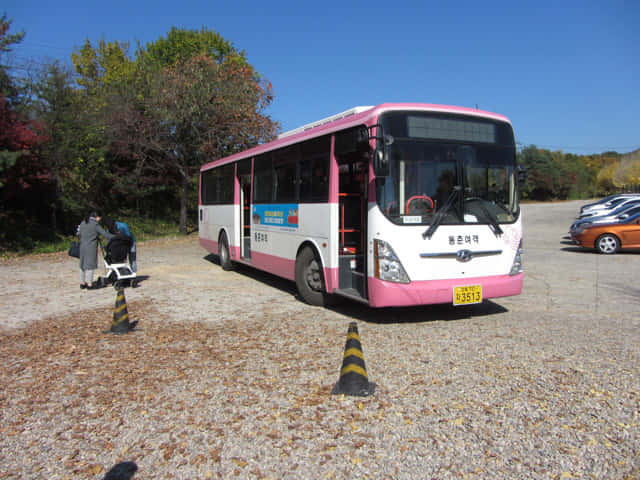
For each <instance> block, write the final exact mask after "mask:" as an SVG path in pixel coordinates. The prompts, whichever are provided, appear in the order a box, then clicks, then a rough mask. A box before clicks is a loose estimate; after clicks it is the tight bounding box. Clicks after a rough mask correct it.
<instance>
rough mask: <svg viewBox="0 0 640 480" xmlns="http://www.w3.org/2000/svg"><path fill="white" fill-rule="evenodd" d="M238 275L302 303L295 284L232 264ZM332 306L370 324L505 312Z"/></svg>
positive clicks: (483, 307) (343, 302) (494, 306)
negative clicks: (288, 295) (290, 296)
mask: <svg viewBox="0 0 640 480" xmlns="http://www.w3.org/2000/svg"><path fill="white" fill-rule="evenodd" d="M204 259H205V260H207V261H209V262H211V263H214V264H216V265H218V266H219V265H220V260H219V259H218V256H217V255H214V254H209V255H207V256H205V257H204ZM234 270H235V271H236V272H237V273H239V274H241V275H244V276H246V277H248V278H251V279H253V280H256V281H258V282H261V283H264V284H266V285H269V286H271V287H273V288H277V289H278V290H280V291H282V292H283V293H287V294H290V295H292V296H294V297H295V298H296V299H297V300H298V301H299V302H304V300H302V298H300V296H299V295H298V292H297V290H296V285H295V283H294V282H292V281H289V280H286V279H284V278H281V277H278V276H276V275H272V274H270V273H267V272H263V271H261V270H257V269H255V268H251V267H248V266H246V265H242V264H235V269H234ZM332 300H334V302H332V303H335V304H332V305H329V306H327V307H325V308H327V309H328V310H331V311H333V312H336V313H338V314H340V315H344V316H346V317H349V318H352V319H354V320H359V321H362V322H369V323H381V324H382V323H418V322H435V321H455V320H464V319H471V318H476V317H485V316H488V315H496V314H501V313H506V312H508V310H507V309H506V308H505V307H503V306H502V305H500V304H498V303H495V302H493V301H491V300H484V301H483V302H482V303H480V304H476V305H465V306H459V307H454V306H453V305H449V304H443V305H423V306H417V307H394V308H371V307H369V306H368V305H365V304H362V303H358V302H355V301H350V300H348V299H346V298H342V297H338V296H336V297H334V298H333V299H332Z"/></svg>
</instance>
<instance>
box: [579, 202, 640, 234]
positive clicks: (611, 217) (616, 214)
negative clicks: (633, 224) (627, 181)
mask: <svg viewBox="0 0 640 480" xmlns="http://www.w3.org/2000/svg"><path fill="white" fill-rule="evenodd" d="M637 213H640V202H638V203H632V204H631V205H623V206H622V207H619V208H616V209H615V210H614V211H612V212H611V213H609V214H607V215H598V216H596V217H586V218H579V219H578V220H576V221H575V222H573V223H572V224H571V227H570V228H569V233H571V232H572V231H574V230H575V229H577V228H580V227H582V226H585V225H591V224H598V223H619V222H622V221H625V220H627V219H628V218H629V217H632V216H634V215H635V214H637Z"/></svg>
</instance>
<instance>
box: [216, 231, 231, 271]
mask: <svg viewBox="0 0 640 480" xmlns="http://www.w3.org/2000/svg"><path fill="white" fill-rule="evenodd" d="M218 257H219V258H220V266H221V267H222V269H223V270H233V264H232V263H231V256H230V255H229V241H228V240H227V234H226V233H223V234H221V235H220V241H219V242H218Z"/></svg>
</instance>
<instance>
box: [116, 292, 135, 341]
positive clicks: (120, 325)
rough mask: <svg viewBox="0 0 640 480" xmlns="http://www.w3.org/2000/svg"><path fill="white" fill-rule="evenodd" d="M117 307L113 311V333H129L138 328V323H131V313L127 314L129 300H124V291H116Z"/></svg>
mask: <svg viewBox="0 0 640 480" xmlns="http://www.w3.org/2000/svg"><path fill="white" fill-rule="evenodd" d="M116 292H117V294H116V306H115V310H114V311H113V322H111V330H110V331H111V333H127V332H129V331H130V330H133V329H134V328H135V327H136V324H137V323H138V322H132V323H129V313H128V312H127V300H126V299H125V298H124V289H123V288H118V289H117V290H116Z"/></svg>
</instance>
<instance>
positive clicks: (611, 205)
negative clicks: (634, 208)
mask: <svg viewBox="0 0 640 480" xmlns="http://www.w3.org/2000/svg"><path fill="white" fill-rule="evenodd" d="M637 203H640V195H634V196H628V197H619V198H615V199H613V200H609V201H608V202H606V203H603V204H601V205H597V206H594V207H592V208H590V209H588V210H585V211H584V212H582V213H581V214H580V217H579V218H588V217H595V216H601V215H608V214H610V213H613V212H614V211H616V210H619V209H620V208H623V207H625V206H631V205H634V204H637Z"/></svg>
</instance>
